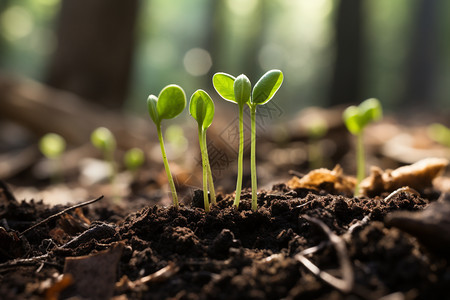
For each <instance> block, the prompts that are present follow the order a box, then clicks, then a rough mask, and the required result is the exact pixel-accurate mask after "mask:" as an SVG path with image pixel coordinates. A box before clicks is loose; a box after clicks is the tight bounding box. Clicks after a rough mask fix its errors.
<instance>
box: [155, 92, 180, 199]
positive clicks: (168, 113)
mask: <svg viewBox="0 0 450 300" xmlns="http://www.w3.org/2000/svg"><path fill="white" fill-rule="evenodd" d="M185 107H186V94H185V93H184V91H183V89H182V88H181V87H179V86H178V85H174V84H172V85H168V86H166V87H165V88H163V89H162V91H161V93H159V96H158V97H156V96H154V95H150V96H148V99H147V108H148V112H149V114H150V117H151V118H152V120H153V122H154V123H155V125H156V130H157V132H158V139H159V144H160V146H161V153H162V157H163V162H164V168H165V169H166V173H167V178H168V180H169V186H170V190H171V191H172V199H173V205H174V206H175V207H178V205H179V204H178V196H177V191H176V189H175V183H174V181H173V178H172V173H171V172H170V169H169V163H168V161H167V155H166V150H165V148H164V140H163V136H162V132H161V121H162V120H164V119H172V118H175V117H176V116H178V115H179V114H180V113H181V112H182V111H183V109H184V108H185Z"/></svg>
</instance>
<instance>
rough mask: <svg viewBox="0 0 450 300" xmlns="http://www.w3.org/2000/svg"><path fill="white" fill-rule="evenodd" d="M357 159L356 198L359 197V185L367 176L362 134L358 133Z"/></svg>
mask: <svg viewBox="0 0 450 300" xmlns="http://www.w3.org/2000/svg"><path fill="white" fill-rule="evenodd" d="M356 157H357V161H356V166H357V168H358V169H357V173H356V186H355V197H358V196H359V184H360V183H361V181H362V180H363V179H364V177H365V174H366V166H365V159H364V144H363V135H362V132H360V133H358V135H357V150H356Z"/></svg>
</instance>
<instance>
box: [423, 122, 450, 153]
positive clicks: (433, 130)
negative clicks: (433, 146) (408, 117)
mask: <svg viewBox="0 0 450 300" xmlns="http://www.w3.org/2000/svg"><path fill="white" fill-rule="evenodd" d="M428 135H429V136H430V138H431V139H432V140H433V141H435V142H438V143H439V144H442V145H444V146H446V147H450V128H448V127H447V126H445V125H442V124H439V123H433V124H431V125H430V126H428Z"/></svg>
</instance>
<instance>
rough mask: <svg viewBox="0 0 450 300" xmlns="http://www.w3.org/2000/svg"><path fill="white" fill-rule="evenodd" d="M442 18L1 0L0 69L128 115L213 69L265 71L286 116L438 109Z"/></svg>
mask: <svg viewBox="0 0 450 300" xmlns="http://www.w3.org/2000/svg"><path fill="white" fill-rule="evenodd" d="M449 11H450V1H446V0H396V1H391V0H345V1H337V0H217V1H209V0H192V1H183V0H172V1H167V0H149V1H137V0H129V1H118V0H115V1H113V0H95V1H94V0H22V1H11V0H1V1H0V24H1V26H0V70H1V72H2V73H3V74H20V75H23V76H26V77H30V78H33V79H35V80H37V81H40V82H42V83H45V84H48V85H49V86H53V87H56V88H58V89H62V90H67V91H71V92H73V93H75V94H77V95H79V96H81V97H82V98H84V99H87V100H89V101H92V102H98V103H100V104H102V105H104V106H106V107H109V108H124V109H126V110H127V111H131V112H137V113H140V114H144V113H146V111H145V110H144V109H143V108H142V107H143V105H144V104H143V103H145V100H146V98H147V96H148V94H150V93H154V94H157V93H159V91H160V90H161V89H162V88H163V87H164V86H165V85H167V84H169V83H176V84H179V85H181V86H182V87H183V88H184V89H185V90H186V94H187V95H188V97H189V96H190V95H191V94H192V92H194V91H195V90H196V89H198V88H203V89H206V90H209V91H211V89H212V85H211V77H212V75H213V74H214V73H215V72H218V71H223V72H228V73H230V74H234V75H239V74H241V73H245V74H247V75H248V76H249V78H250V80H251V81H252V82H253V83H255V82H256V80H257V78H259V77H260V76H261V75H262V74H263V73H264V72H265V71H267V70H268V69H271V68H277V69H281V70H283V72H284V74H285V82H284V84H283V87H282V89H281V90H280V92H279V94H278V96H277V97H276V102H277V105H279V106H280V107H281V109H282V110H283V111H284V112H285V113H287V114H288V115H293V114H294V113H295V112H296V111H298V110H300V109H301V108H304V107H307V106H311V105H316V106H323V107H328V106H332V105H336V104H342V103H357V102H360V101H362V100H363V99H366V98H369V97H377V98H379V99H380V100H381V101H382V103H383V104H384V105H385V107H387V108H388V109H390V110H394V111H396V110H398V109H400V108H401V109H402V111H403V110H404V108H405V107H406V108H411V107H420V108H421V109H422V108H427V109H430V110H433V109H439V110H441V111H442V110H447V111H448V110H449V108H450V101H449V96H450V84H449V83H450V82H449V80H450V38H449V37H450V18H448V12H449ZM212 95H213V99H215V100H216V99H217V100H218V96H217V95H216V94H212ZM218 101H220V100H218Z"/></svg>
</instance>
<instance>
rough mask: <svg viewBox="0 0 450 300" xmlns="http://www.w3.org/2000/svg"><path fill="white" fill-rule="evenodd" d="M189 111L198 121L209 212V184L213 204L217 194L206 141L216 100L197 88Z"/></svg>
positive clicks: (204, 195) (204, 186) (204, 192)
mask: <svg viewBox="0 0 450 300" xmlns="http://www.w3.org/2000/svg"><path fill="white" fill-rule="evenodd" d="M189 113H190V114H191V116H192V117H193V118H194V119H195V120H196V121H197V123H198V139H199V143H200V152H201V155H202V165H203V199H204V202H205V210H206V211H207V212H209V201H208V186H209V192H210V194H211V204H215V203H216V194H215V191H214V183H213V178H212V172H211V166H210V164H209V158H208V147H207V143H206V130H207V129H208V128H209V126H211V123H212V120H213V118H214V102H213V101H212V99H211V97H210V96H209V95H208V94H207V93H206V92H205V91H203V90H197V91H195V93H194V94H192V96H191V101H190V103H189Z"/></svg>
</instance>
